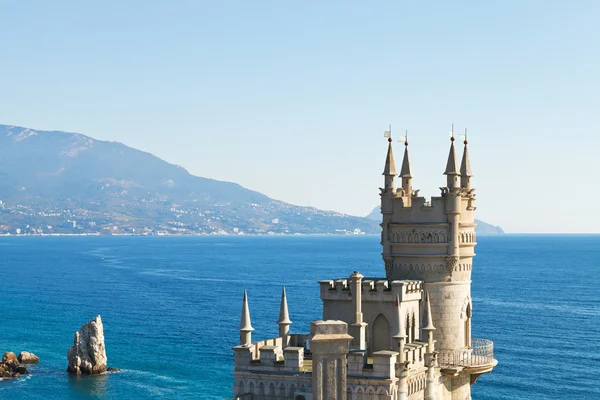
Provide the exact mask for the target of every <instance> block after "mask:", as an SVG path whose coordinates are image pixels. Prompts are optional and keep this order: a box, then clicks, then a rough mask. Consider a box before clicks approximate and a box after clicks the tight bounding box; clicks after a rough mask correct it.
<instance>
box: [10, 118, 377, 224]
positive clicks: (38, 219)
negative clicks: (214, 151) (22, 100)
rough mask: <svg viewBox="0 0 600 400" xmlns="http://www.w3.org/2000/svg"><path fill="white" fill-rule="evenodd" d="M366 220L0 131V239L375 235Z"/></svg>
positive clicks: (118, 152)
mask: <svg viewBox="0 0 600 400" xmlns="http://www.w3.org/2000/svg"><path fill="white" fill-rule="evenodd" d="M373 213H375V214H376V215H374V214H373ZM373 213H372V214H371V215H369V216H367V217H357V216H351V215H346V214H342V213H339V212H335V211H324V210H320V209H317V208H314V207H302V206H297V205H293V204H290V203H286V202H284V201H279V200H275V199H272V198H270V197H268V196H266V195H264V194H262V193H259V192H256V191H253V190H249V189H246V188H244V187H242V186H240V185H238V184H236V183H231V182H223V181H218V180H214V179H209V178H203V177H198V176H194V175H191V174H190V173H189V172H188V171H186V170H185V169H184V168H182V167H180V166H178V165H174V164H170V163H168V162H166V161H164V160H161V159H160V158H158V157H156V156H154V155H152V154H150V153H146V152H143V151H140V150H136V149H134V148H131V147H128V146H126V145H124V144H121V143H117V142H107V141H101V140H96V139H93V138H91V137H89V136H85V135H83V134H80V133H69V132H61V131H41V130H34V129H29V128H24V127H19V126H12V125H0V234H1V233H4V234H149V235H154V234H158V235H167V234H168V235H173V234H181V235H183V234H187V235H190V234H192V235H209V234H349V233H352V234H357V233H369V234H371V233H379V232H381V228H380V227H379V222H380V218H381V217H380V216H379V208H378V207H377V208H376V210H374V211H373Z"/></svg>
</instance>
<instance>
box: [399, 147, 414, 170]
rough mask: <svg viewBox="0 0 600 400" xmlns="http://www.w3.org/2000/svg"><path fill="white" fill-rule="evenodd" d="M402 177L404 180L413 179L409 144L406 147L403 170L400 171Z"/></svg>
mask: <svg viewBox="0 0 600 400" xmlns="http://www.w3.org/2000/svg"><path fill="white" fill-rule="evenodd" d="M400 176H401V177H403V178H412V171H411V170H410V160H409V159H408V142H406V143H405V146H404V158H403V159H402V169H401V170H400Z"/></svg>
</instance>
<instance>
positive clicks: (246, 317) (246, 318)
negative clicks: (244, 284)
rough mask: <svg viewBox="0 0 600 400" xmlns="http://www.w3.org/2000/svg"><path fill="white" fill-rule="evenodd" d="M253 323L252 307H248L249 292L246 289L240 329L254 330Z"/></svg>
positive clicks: (244, 330) (243, 330)
mask: <svg viewBox="0 0 600 400" xmlns="http://www.w3.org/2000/svg"><path fill="white" fill-rule="evenodd" d="M253 330H254V328H252V324H251V323H250V308H249V307H248V294H247V293H246V291H245V290H244V301H243V302H242V317H241V318H240V331H242V332H252V331H253Z"/></svg>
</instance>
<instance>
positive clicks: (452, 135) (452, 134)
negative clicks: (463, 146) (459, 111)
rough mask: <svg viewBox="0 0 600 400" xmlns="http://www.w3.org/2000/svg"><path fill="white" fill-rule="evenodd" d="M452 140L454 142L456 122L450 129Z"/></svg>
mask: <svg viewBox="0 0 600 400" xmlns="http://www.w3.org/2000/svg"><path fill="white" fill-rule="evenodd" d="M450 140H451V141H452V142H454V124H452V130H451V131H450Z"/></svg>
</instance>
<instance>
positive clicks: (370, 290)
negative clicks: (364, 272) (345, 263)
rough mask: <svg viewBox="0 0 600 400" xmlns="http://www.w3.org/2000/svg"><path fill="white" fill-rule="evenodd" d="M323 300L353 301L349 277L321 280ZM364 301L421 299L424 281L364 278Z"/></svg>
mask: <svg viewBox="0 0 600 400" xmlns="http://www.w3.org/2000/svg"><path fill="white" fill-rule="evenodd" d="M319 285H320V287H321V299H322V300H341V301H352V289H351V285H350V284H349V282H348V279H329V280H322V281H319ZM361 288H362V301H363V302H364V301H396V295H398V296H399V297H400V301H409V300H420V299H421V293H422V291H423V282H421V281H413V280H402V281H400V280H394V281H390V280H387V279H385V278H364V279H363V280H362V283H361Z"/></svg>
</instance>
